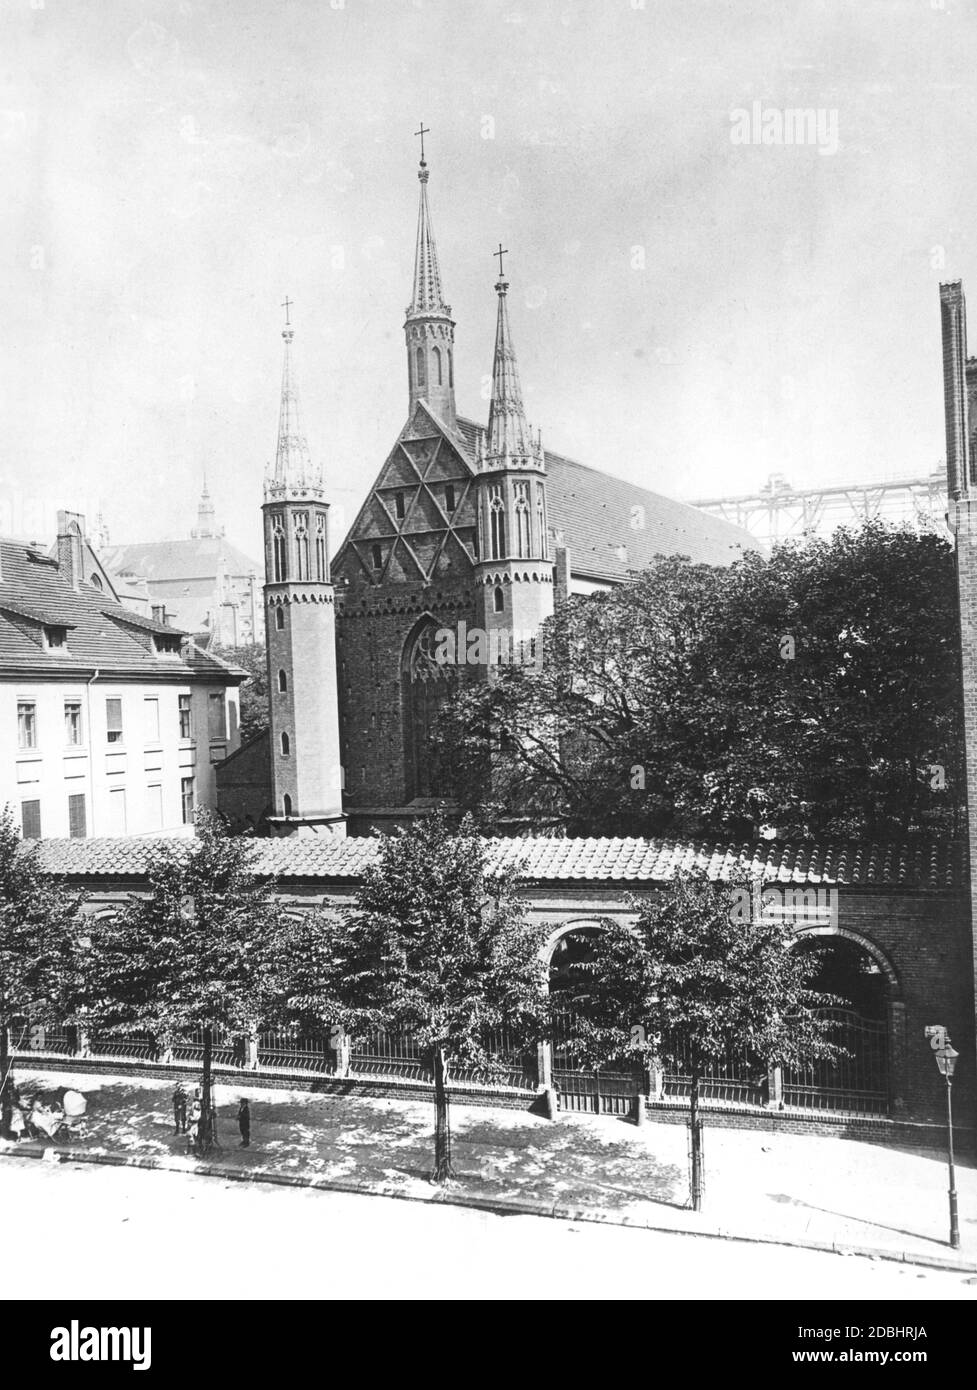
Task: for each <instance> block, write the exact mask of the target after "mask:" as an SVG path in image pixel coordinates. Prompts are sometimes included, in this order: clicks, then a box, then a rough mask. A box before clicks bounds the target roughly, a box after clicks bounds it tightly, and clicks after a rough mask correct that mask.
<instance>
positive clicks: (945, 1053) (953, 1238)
mask: <svg viewBox="0 0 977 1390" xmlns="http://www.w3.org/2000/svg"><path fill="white" fill-rule="evenodd" d="M924 1031H925V1034H926V1037H927V1038H929V1045H930V1047H931V1048H932V1049H933V1052H934V1054H935V1056H936V1065H937V1067H938V1068H939V1070H940V1075H941V1076H944V1077H945V1078H946V1145H947V1162H948V1164H949V1167H950V1191H949V1197H950V1245H951V1246H952V1247H953V1249H954V1250H959V1249H960V1222H959V1220H958V1219H957V1178H956V1172H955V1170H954V1166H953V1102H952V1099H951V1094H952V1091H953V1073H954V1070H955V1068H956V1065H957V1058H958V1057H959V1056H960V1053H959V1052H957V1051H956V1050H955V1049H954V1047H953V1046H952V1044H951V1043H950V1038H949V1035H948V1033H947V1031H946V1029H945V1028H944V1027H942V1025H940V1024H931V1025H930V1027H928V1028H926V1029H925V1030H924Z"/></svg>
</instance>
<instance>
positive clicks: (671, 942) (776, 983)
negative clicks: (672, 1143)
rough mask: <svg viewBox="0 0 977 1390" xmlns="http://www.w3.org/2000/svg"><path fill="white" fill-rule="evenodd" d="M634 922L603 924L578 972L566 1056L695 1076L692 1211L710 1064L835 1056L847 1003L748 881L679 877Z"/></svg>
mask: <svg viewBox="0 0 977 1390" xmlns="http://www.w3.org/2000/svg"><path fill="white" fill-rule="evenodd" d="M633 906H634V907H635V909H636V910H637V913H638V918H637V921H636V922H635V923H634V924H633V925H627V924H622V923H620V922H610V921H609V922H606V923H605V924H604V929H603V930H602V931H601V932H598V933H596V934H595V935H594V936H593V939H592V940H593V950H592V954H591V956H590V959H589V960H587V961H585V962H582V963H581V964H580V966H579V967H578V968H579V970H580V972H581V975H582V977H583V983H582V985H581V986H580V990H581V991H582V996H581V997H578V998H577V1000H576V1002H575V1007H574V1010H573V1013H572V1014H571V1015H570V1037H569V1038H568V1041H567V1047H568V1050H569V1051H570V1052H571V1053H573V1054H574V1055H576V1056H577V1058H578V1059H579V1060H580V1061H581V1063H582V1064H585V1065H588V1066H592V1067H598V1066H603V1065H605V1064H606V1063H608V1062H610V1061H615V1060H620V1059H624V1058H631V1059H634V1060H636V1061H637V1060H640V1061H642V1062H643V1063H644V1064H646V1065H647V1064H648V1063H649V1062H650V1060H651V1059H652V1058H654V1057H658V1058H659V1059H661V1060H662V1061H665V1062H671V1063H672V1064H673V1065H675V1066H676V1067H678V1068H681V1067H685V1066H687V1067H688V1069H689V1075H690V1082H691V1094H690V1100H689V1120H690V1125H691V1131H692V1206H693V1208H694V1209H695V1210H696V1211H698V1210H699V1209H700V1207H701V1205H702V1145H701V1128H700V1124H699V1100H700V1087H701V1082H702V1076H703V1071H704V1068H705V1066H706V1064H707V1062H708V1061H709V1059H710V1058H713V1057H721V1056H722V1055H723V1054H724V1053H725V1052H727V1051H737V1052H739V1051H749V1052H752V1053H754V1054H755V1055H756V1056H757V1057H759V1058H762V1059H764V1061H766V1062H769V1063H771V1064H773V1065H775V1066H797V1065H799V1064H801V1063H802V1062H804V1061H806V1060H812V1059H815V1058H824V1057H829V1058H830V1057H833V1056H835V1055H837V1054H838V1052H839V1051H840V1050H841V1049H839V1048H838V1047H837V1046H836V1045H835V1044H834V1043H832V1041H831V1037H830V1033H831V1030H832V1027H833V1024H832V1022H831V1021H830V1019H828V1018H826V1017H822V1016H819V1014H818V1012H817V1011H818V1010H821V1009H824V1008H827V1007H828V1006H829V1005H832V1004H836V1003H838V1002H839V1001H838V1000H837V999H836V998H835V997H834V996H832V995H827V994H821V993H818V992H816V991H814V990H812V989H810V988H809V981H810V980H811V978H812V976H813V975H814V973H815V971H816V970H817V968H818V957H817V954H816V953H815V952H809V951H796V950H792V942H793V937H792V928H791V926H790V925H789V924H788V923H785V922H783V921H778V920H774V919H772V918H771V917H769V916H764V915H763V913H762V912H759V911H755V910H754V907H753V896H752V895H751V893H750V886H749V885H745V884H735V883H731V884H723V883H715V882H710V881H709V880H708V879H707V878H706V877H705V876H704V875H703V876H691V875H690V876H680V877H678V878H676V879H675V880H674V881H673V882H671V883H670V884H668V885H667V887H665V888H664V889H663V890H662V892H661V893H660V894H659V895H658V896H656V897H647V898H641V899H634V900H633Z"/></svg>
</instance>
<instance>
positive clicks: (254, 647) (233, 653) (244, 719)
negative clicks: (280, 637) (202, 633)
mask: <svg viewBox="0 0 977 1390" xmlns="http://www.w3.org/2000/svg"><path fill="white" fill-rule="evenodd" d="M214 654H215V655H216V656H219V657H220V658H221V660H222V661H229V662H230V663H231V664H232V665H233V666H240V667H241V668H242V670H244V671H247V673H248V678H247V680H246V681H245V682H244V683H243V684H242V686H241V713H240V719H241V742H242V743H250V742H251V740H252V739H255V738H257V737H258V735H259V734H263V733H265V732H266V731H267V730H268V728H269V727H270V724H271V715H270V713H269V708H268V658H267V655H266V652H265V646H264V643H261V642H251V643H249V644H248V645H247V646H245V647H215V648H214Z"/></svg>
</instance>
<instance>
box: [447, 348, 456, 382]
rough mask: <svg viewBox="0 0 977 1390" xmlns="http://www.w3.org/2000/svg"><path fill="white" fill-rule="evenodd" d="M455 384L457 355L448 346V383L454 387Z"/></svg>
mask: <svg viewBox="0 0 977 1390" xmlns="http://www.w3.org/2000/svg"><path fill="white" fill-rule="evenodd" d="M454 384H455V355H454V353H453V352H452V351H451V349H450V348H448V385H449V386H451V387H453V386H454Z"/></svg>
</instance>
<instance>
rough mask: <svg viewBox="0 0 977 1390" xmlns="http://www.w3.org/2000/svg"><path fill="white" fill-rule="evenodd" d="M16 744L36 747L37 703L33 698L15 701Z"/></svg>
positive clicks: (19, 746) (20, 746)
mask: <svg viewBox="0 0 977 1390" xmlns="http://www.w3.org/2000/svg"><path fill="white" fill-rule="evenodd" d="M17 746H18V748H36V747H37V705H36V704H35V703H34V701H33V700H19V701H18V703H17Z"/></svg>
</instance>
